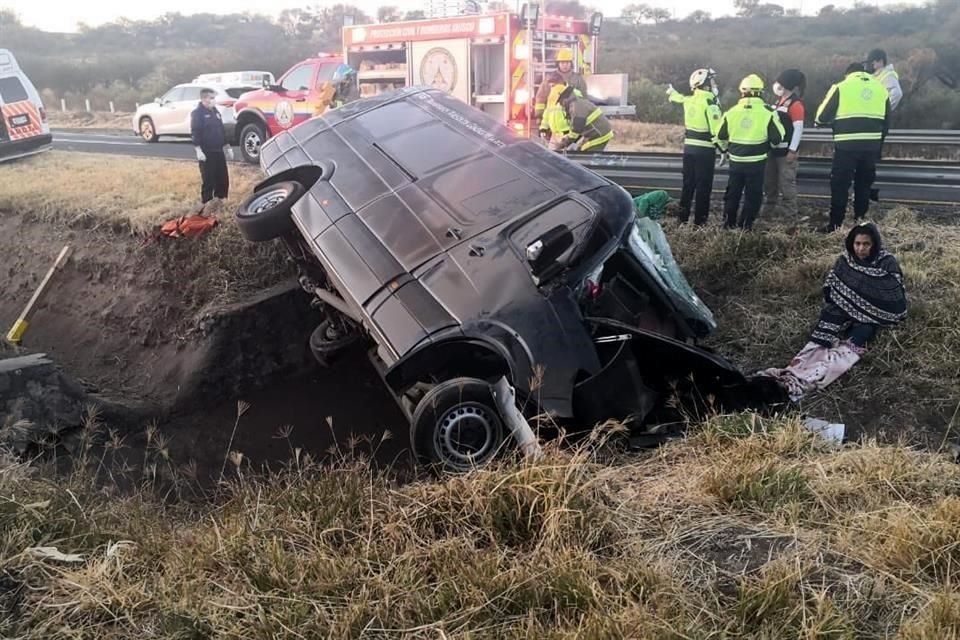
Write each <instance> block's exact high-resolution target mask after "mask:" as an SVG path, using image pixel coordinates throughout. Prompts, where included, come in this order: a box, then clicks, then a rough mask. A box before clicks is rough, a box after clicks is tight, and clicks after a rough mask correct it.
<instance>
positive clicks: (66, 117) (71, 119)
mask: <svg viewBox="0 0 960 640" xmlns="http://www.w3.org/2000/svg"><path fill="white" fill-rule="evenodd" d="M47 115H48V118H49V123H50V126H51V127H54V128H58V127H59V128H64V129H102V130H104V129H105V130H114V129H118V130H119V129H122V130H124V131H129V132H131V133H133V114H132V113H110V112H109V111H95V112H93V113H88V112H85V111H67V112H63V111H48V112H47Z"/></svg>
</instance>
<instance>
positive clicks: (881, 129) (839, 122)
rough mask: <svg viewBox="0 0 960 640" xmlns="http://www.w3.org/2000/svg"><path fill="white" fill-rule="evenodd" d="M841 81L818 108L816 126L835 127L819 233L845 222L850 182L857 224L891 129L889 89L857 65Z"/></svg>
mask: <svg viewBox="0 0 960 640" xmlns="http://www.w3.org/2000/svg"><path fill="white" fill-rule="evenodd" d="M845 76H846V77H845V78H844V79H843V81H842V82H838V83H837V84H835V85H833V86H832V87H830V91H828V92H827V97H826V98H824V100H823V104H821V105H820V108H819V109H817V117H816V120H815V121H814V122H815V124H816V125H817V126H821V125H831V126H832V127H833V167H832V168H831V170H830V222H829V224H827V226H826V227H823V228H822V229H820V230H821V231H824V232H830V231H835V230H836V229H839V228H840V226H841V225H842V224H843V219H844V217H845V216H846V213H847V202H848V201H849V199H850V194H849V191H850V183H853V215H854V217H855V218H856V219H857V220H861V219H863V218H864V216H866V215H867V211H868V210H869V209H870V191H871V187H872V186H873V181H874V180H875V179H876V177H877V160H878V159H879V157H880V152H881V150H882V149H883V141H884V139H886V137H887V132H888V131H889V128H890V111H891V108H890V98H889V96H888V95H887V88H886V87H885V86H883V83H882V82H880V81H879V80H878V79H877V78H875V77H874V76H872V75H870V74H869V73H867V72H865V71H864V70H863V65H861V64H859V63H856V64H851V65H850V66H849V67H847V71H846V74H845Z"/></svg>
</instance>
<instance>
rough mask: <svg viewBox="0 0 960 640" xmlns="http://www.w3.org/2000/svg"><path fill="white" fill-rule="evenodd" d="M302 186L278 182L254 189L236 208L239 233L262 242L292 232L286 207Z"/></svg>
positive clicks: (298, 195)
mask: <svg viewBox="0 0 960 640" xmlns="http://www.w3.org/2000/svg"><path fill="white" fill-rule="evenodd" d="M305 191H306V189H305V188H304V186H303V185H302V184H300V183H299V182H296V181H293V180H291V181H289V182H278V183H276V184H271V185H269V186H266V187H263V188H262V189H259V190H258V191H254V192H253V194H252V195H250V196H247V199H246V200H244V201H243V202H242V203H241V204H240V207H239V208H238V209H237V213H236V218H237V226H238V227H239V228H240V235H242V236H243V237H244V238H246V239H247V240H249V241H251V242H266V241H268V240H273V239H275V238H279V237H280V236H282V235H284V234H286V233H288V232H290V231H293V230H294V229H295V228H296V226H295V225H294V224H293V220H292V219H291V218H290V209H291V207H293V205H294V204H295V203H296V202H297V200H299V199H300V197H301V196H302V195H303V194H304V192H305Z"/></svg>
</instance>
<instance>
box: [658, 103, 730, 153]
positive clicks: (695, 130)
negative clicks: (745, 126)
mask: <svg viewBox="0 0 960 640" xmlns="http://www.w3.org/2000/svg"><path fill="white" fill-rule="evenodd" d="M670 102H676V103H679V104H682V105H683V126H684V128H685V132H684V135H683V151H684V153H707V152H708V151H709V153H713V152H714V149H715V147H716V142H717V132H718V131H720V122H721V120H722V118H723V113H722V112H721V111H720V106H719V105H718V104H717V99H716V97H714V95H713V94H712V93H710V92H709V91H704V90H703V89H694V91H693V95H689V96H685V95H683V94H682V93H679V92H674V93H672V94H670Z"/></svg>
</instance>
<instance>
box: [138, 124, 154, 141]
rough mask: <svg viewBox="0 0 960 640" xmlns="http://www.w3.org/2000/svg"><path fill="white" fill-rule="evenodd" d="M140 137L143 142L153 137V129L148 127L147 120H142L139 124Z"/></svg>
mask: <svg viewBox="0 0 960 640" xmlns="http://www.w3.org/2000/svg"><path fill="white" fill-rule="evenodd" d="M140 135H141V136H143V139H144V140H149V139H150V138H152V137H153V127H152V126H151V125H150V121H149V120H144V121H143V122H141V123H140Z"/></svg>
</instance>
